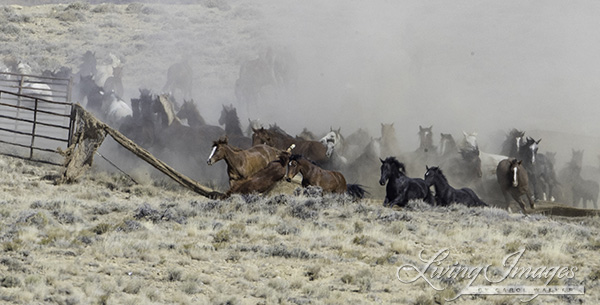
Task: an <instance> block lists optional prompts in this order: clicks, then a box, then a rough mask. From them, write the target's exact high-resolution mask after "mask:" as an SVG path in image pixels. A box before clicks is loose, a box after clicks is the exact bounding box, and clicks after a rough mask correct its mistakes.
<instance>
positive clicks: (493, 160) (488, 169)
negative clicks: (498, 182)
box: [460, 131, 508, 182]
mask: <svg viewBox="0 0 600 305" xmlns="http://www.w3.org/2000/svg"><path fill="white" fill-rule="evenodd" d="M463 135H464V138H463V140H462V141H461V144H460V148H461V149H463V150H466V151H469V150H479V145H478V144H477V133H476V132H473V133H466V132H464V131H463ZM507 158H508V157H507V156H503V155H498V154H490V153H486V152H482V151H481V150H479V159H481V173H482V180H483V181H484V182H486V181H488V180H495V179H496V168H497V167H498V163H500V161H502V160H504V159H507Z"/></svg>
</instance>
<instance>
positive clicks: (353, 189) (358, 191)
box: [346, 184, 369, 199]
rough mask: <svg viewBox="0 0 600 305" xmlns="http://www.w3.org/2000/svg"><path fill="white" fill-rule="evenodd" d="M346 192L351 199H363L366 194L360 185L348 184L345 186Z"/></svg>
mask: <svg viewBox="0 0 600 305" xmlns="http://www.w3.org/2000/svg"><path fill="white" fill-rule="evenodd" d="M346 191H347V192H348V194H349V195H350V196H352V197H353V198H358V199H363V198H365V194H368V193H369V192H367V191H366V190H365V188H364V187H363V186H362V185H360V184H348V185H346Z"/></svg>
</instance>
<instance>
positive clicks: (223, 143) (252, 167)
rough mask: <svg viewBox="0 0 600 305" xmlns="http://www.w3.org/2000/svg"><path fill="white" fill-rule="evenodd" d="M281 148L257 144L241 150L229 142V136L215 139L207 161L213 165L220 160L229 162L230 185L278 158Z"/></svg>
mask: <svg viewBox="0 0 600 305" xmlns="http://www.w3.org/2000/svg"><path fill="white" fill-rule="evenodd" d="M280 153H281V150H279V149H276V148H273V147H271V146H268V145H256V146H252V147H250V148H248V149H245V150H241V149H239V148H237V147H234V146H231V145H229V143H228V140H227V136H224V137H221V138H219V139H218V140H217V141H214V143H213V147H212V150H211V152H210V155H209V156H208V160H207V161H206V163H207V164H208V165H213V164H215V163H216V162H218V161H220V160H225V162H226V163H227V175H228V176H229V185H230V186H234V185H235V184H236V183H237V182H239V181H240V180H243V179H246V178H248V177H250V176H252V175H253V174H255V173H257V172H258V171H260V170H261V169H263V168H265V167H266V166H267V165H269V162H271V161H273V160H276V159H277V158H278V155H279V154H280Z"/></svg>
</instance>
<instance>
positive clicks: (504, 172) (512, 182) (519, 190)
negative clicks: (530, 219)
mask: <svg viewBox="0 0 600 305" xmlns="http://www.w3.org/2000/svg"><path fill="white" fill-rule="evenodd" d="M496 177H497V178H498V184H499V185H500V189H501V190H502V194H503V195H504V199H505V201H506V206H507V208H508V205H509V201H510V200H509V199H508V194H507V193H510V195H511V196H512V198H513V199H514V200H515V201H516V202H517V203H518V204H519V206H520V207H521V209H522V210H523V213H525V203H524V202H523V199H522V198H521V196H523V195H525V196H527V199H528V200H529V205H531V208H532V209H533V208H534V206H533V200H531V193H530V191H529V178H528V176H527V170H526V169H525V167H524V166H523V165H521V161H518V160H517V159H514V158H509V159H504V160H502V161H500V163H498V167H497V168H496Z"/></svg>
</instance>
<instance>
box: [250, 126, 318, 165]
mask: <svg viewBox="0 0 600 305" xmlns="http://www.w3.org/2000/svg"><path fill="white" fill-rule="evenodd" d="M258 144H267V145H269V146H273V147H275V148H278V149H281V150H283V149H286V148H288V147H290V145H292V144H295V145H296V148H294V152H295V153H297V154H301V155H303V156H304V157H306V158H308V159H310V160H313V161H315V162H316V163H317V164H320V165H326V164H328V163H329V158H327V147H325V146H324V145H323V144H321V142H317V141H305V140H301V139H297V138H294V137H292V136H290V135H287V134H283V133H281V132H276V131H273V130H269V129H264V128H261V129H254V134H253V135H252V145H258Z"/></svg>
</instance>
